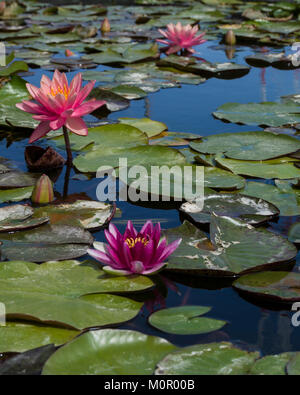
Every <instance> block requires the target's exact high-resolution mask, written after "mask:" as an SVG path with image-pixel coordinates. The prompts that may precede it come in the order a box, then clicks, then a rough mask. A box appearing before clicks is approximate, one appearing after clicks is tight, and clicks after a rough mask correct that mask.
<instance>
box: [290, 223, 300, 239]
mask: <svg viewBox="0 0 300 395" xmlns="http://www.w3.org/2000/svg"><path fill="white" fill-rule="evenodd" d="M288 237H289V240H290V241H291V242H293V243H297V244H299V243H300V223H299V222H298V223H296V224H293V225H292V226H291V227H290V229H289V235H288Z"/></svg>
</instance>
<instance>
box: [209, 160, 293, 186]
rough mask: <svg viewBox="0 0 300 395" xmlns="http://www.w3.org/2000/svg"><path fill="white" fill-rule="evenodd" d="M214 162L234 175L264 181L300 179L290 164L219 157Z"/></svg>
mask: <svg viewBox="0 0 300 395" xmlns="http://www.w3.org/2000/svg"><path fill="white" fill-rule="evenodd" d="M215 160H216V162H217V163H218V164H219V165H220V166H221V167H223V168H225V169H227V170H230V171H232V172H233V173H234V174H239V175H244V176H250V177H255V178H265V179H273V178H277V179H281V180H285V179H291V178H298V177H300V169H298V168H297V167H295V166H294V164H293V163H290V162H286V163H285V162H282V163H281V162H280V160H277V161H272V160H271V161H246V160H237V159H228V158H224V157H222V156H221V155H217V156H216V157H215Z"/></svg>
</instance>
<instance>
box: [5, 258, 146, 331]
mask: <svg viewBox="0 0 300 395" xmlns="http://www.w3.org/2000/svg"><path fill="white" fill-rule="evenodd" d="M0 272H1V273H2V274H1V281H0V282H1V284H2V285H1V291H0V294H1V295H0V298H1V300H2V301H3V303H5V307H6V315H7V319H9V320H11V319H12V320H13V319H16V318H18V319H20V318H21V319H23V320H29V321H32V320H34V321H40V322H43V323H46V324H49V325H54V326H58V325H59V326H66V327H69V328H75V329H84V328H87V327H96V326H106V325H111V324H116V323H120V322H124V321H128V320H130V319H132V318H133V317H135V316H136V315H137V313H138V311H139V310H140V308H141V306H142V304H141V303H139V302H135V301H133V300H130V299H127V298H124V297H121V296H115V295H109V294H107V293H106V292H107V291H110V292H126V293H128V292H132V291H139V290H142V289H147V288H149V287H151V286H152V284H153V283H152V282H151V281H150V280H149V279H146V278H141V276H131V278H129V279H125V278H124V277H119V278H118V279H115V278H109V277H107V276H106V275H105V274H104V272H103V271H102V270H101V269H100V268H99V267H98V266H97V265H93V264H85V263H80V262H77V261H64V262H46V263H43V264H42V265H36V264H34V263H30V262H13V261H12V262H5V263H2V264H1V265H0ZM83 279H84V280H83ZM20 295H21V297H20Z"/></svg>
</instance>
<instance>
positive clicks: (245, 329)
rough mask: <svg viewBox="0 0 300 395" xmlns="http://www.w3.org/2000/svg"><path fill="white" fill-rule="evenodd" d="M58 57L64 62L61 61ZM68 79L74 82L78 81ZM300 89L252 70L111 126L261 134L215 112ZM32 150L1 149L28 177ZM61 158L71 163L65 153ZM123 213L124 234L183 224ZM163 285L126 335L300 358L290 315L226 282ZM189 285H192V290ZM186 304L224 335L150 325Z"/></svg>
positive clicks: (20, 146)
mask: <svg viewBox="0 0 300 395" xmlns="http://www.w3.org/2000/svg"><path fill="white" fill-rule="evenodd" d="M196 50H197V48H196ZM198 50H199V52H200V53H201V56H203V57H205V59H207V60H209V61H211V62H215V61H217V62H225V61H228V59H227V58H226V54H225V51H224V47H222V46H220V45H219V43H218V42H215V43H214V42H211V41H210V42H208V43H205V44H204V45H202V46H201V48H199V49H198ZM258 50H259V49H258V48H249V47H242V46H237V48H236V52H235V57H234V58H233V59H232V61H234V62H236V63H241V64H245V61H244V57H245V56H246V55H248V54H253V53H254V52H255V51H258ZM272 51H274V50H272ZM287 53H288V50H287ZM204 54H205V56H204ZM59 56H60V57H61V54H60V55H59ZM98 69H99V70H105V69H109V67H103V66H99V67H98ZM34 73H35V75H34V76H31V77H28V78H27V79H28V81H30V82H31V83H34V84H35V85H39V80H40V77H41V74H42V73H44V74H48V75H49V76H52V73H50V72H48V71H43V70H40V69H38V70H34ZM67 75H68V79H69V80H70V79H71V78H72V76H73V75H74V73H68V74H67ZM299 87H300V70H295V71H281V70H277V69H274V68H271V67H269V68H266V69H259V68H251V70H250V73H249V74H248V75H246V76H245V77H243V78H239V79H235V80H220V79H215V78H211V79H209V80H207V81H206V82H205V83H203V84H201V85H198V86H195V85H182V88H172V89H161V90H160V91H159V92H156V93H153V94H149V95H148V100H149V103H148V104H147V106H146V103H145V101H144V100H137V101H131V105H130V107H129V108H128V109H127V110H125V111H121V112H117V113H112V114H111V115H109V118H110V119H117V118H119V117H126V116H128V117H135V118H139V117H144V116H145V114H146V115H148V116H149V117H150V118H151V119H153V120H157V121H162V122H164V123H166V125H167V126H168V128H169V130H170V131H180V132H192V133H197V134H199V135H202V136H207V135H210V134H215V133H223V132H234V131H251V130H260V128H258V127H249V126H240V125H234V124H230V123H228V124H226V123H222V122H221V121H219V120H216V119H214V118H213V116H212V112H213V111H215V110H216V109H217V107H218V106H220V105H221V104H224V103H226V102H240V103H247V102H252V101H253V102H260V101H278V100H279V99H280V96H282V95H288V94H295V93H299ZM27 142H28V140H27V139H25V140H22V141H21V142H20V141H19V142H13V143H12V144H11V145H9V147H7V142H6V140H2V141H1V142H0V144H1V153H2V154H3V156H5V157H8V158H11V159H13V160H14V161H15V162H17V164H18V166H19V167H20V168H23V169H24V170H25V169H26V167H25V162H24V149H25V146H26V144H27ZM39 143H40V145H41V146H47V145H49V141H47V140H46V139H43V140H41V141H40V142H39ZM50 144H52V143H50ZM58 151H59V149H58ZM61 153H62V154H63V155H65V153H64V151H61ZM2 154H1V155H2ZM64 172H65V170H63V172H62V174H61V175H60V177H59V179H58V181H57V182H56V184H55V188H56V191H57V192H59V193H61V194H62V193H63V187H64ZM74 174H75V173H74V170H72V173H71V179H70V183H69V194H75V193H81V194H86V195H87V196H89V197H90V198H92V199H95V200H96V199H97V198H96V188H97V185H98V183H99V180H97V179H95V178H94V179H92V180H86V181H79V180H75V179H72V177H73V176H74ZM82 198H84V195H82ZM117 207H118V208H120V209H121V210H122V216H120V217H116V218H114V220H113V223H114V224H116V225H117V226H118V227H119V228H120V230H121V231H123V230H124V229H125V225H126V223H127V220H128V219H131V220H133V221H134V223H135V224H136V226H138V227H139V226H140V225H141V224H142V223H143V222H144V221H145V220H147V219H152V220H154V221H155V222H157V221H160V222H161V225H162V227H163V228H171V227H175V226H178V225H180V223H181V220H180V217H179V213H178V211H177V210H176V209H163V208H162V206H159V204H158V206H157V208H149V207H146V206H145V207H142V206H140V205H133V204H130V203H127V202H118V203H117ZM292 221H294V219H293V218H290V217H288V218H283V217H282V218H281V219H280V222H279V223H277V224H276V223H274V224H273V226H272V227H273V228H274V230H275V231H279V230H280V232H281V233H286V230H287V228H288V227H289V226H290V224H291V222H292ZM94 237H95V238H96V239H97V240H99V241H104V235H103V232H98V233H95V234H94ZM295 270H297V267H296V268H295ZM162 278H163V279H164V280H163V281H164V283H165V286H163V287H162V294H165V295H164V296H166V298H164V296H163V295H162V294H160V293H159V292H158V291H155V294H153V295H152V294H150V295H149V296H151V297H152V302H153V303H152V305H151V303H149V302H147V303H146V305H145V307H144V308H143V310H142V312H141V313H140V315H139V316H138V317H137V318H136V319H135V320H133V321H131V322H130V323H128V324H126V325H123V326H121V328H125V327H126V328H130V329H136V330H140V331H142V332H144V333H149V334H153V335H158V336H162V337H165V338H167V339H168V340H170V341H171V342H173V343H175V344H177V345H181V346H184V345H191V344H195V343H198V342H208V341H214V340H216V341H220V340H231V341H233V342H237V343H238V344H240V345H245V346H246V347H250V348H251V349H259V350H261V351H262V353H263V354H270V353H280V352H284V351H295V350H297V351H299V350H300V327H299V328H294V327H292V325H291V315H292V314H291V312H290V311H289V310H280V311H272V310H270V309H269V308H268V307H266V306H257V305H254V304H253V303H252V302H248V301H246V300H245V299H243V298H242V297H240V296H239V295H238V294H237V292H235V291H234V290H233V289H232V288H231V287H230V283H229V284H228V283H227V284H226V283H224V282H222V280H219V281H215V282H212V281H211V280H208V279H203V278H202V279H200V278H199V279H197V278H190V279H189V281H190V283H186V281H188V279H183V278H180V283H179V282H176V281H173V277H172V281H171V277H169V276H168V275H167V274H164V275H163V277H162ZM166 279H167V281H166ZM175 280H176V279H175ZM177 280H178V279H177ZM191 281H193V283H192V284H191ZM183 283H184V284H186V285H183ZM158 289H160V287H159V288H158ZM185 304H189V305H193V304H195V305H207V306H212V307H213V309H212V311H211V312H210V313H209V314H208V315H209V316H211V317H214V318H218V319H222V320H226V321H228V325H226V326H225V327H224V328H223V329H222V330H221V331H219V332H214V333H212V334H209V335H201V336H178V335H168V334H164V333H162V332H159V331H158V330H155V329H153V328H152V327H150V325H148V324H147V317H148V316H149V313H150V311H151V310H152V309H153V308H154V309H155V310H157V309H159V308H161V307H163V306H167V307H171V306H179V305H185Z"/></svg>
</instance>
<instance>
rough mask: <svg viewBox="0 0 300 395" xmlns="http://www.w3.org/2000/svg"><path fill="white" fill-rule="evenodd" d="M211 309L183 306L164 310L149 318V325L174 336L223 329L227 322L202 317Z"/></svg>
mask: <svg viewBox="0 0 300 395" xmlns="http://www.w3.org/2000/svg"><path fill="white" fill-rule="evenodd" d="M210 310H211V308H210V307H204V306H181V307H171V308H168V309H162V310H159V311H156V312H154V313H153V314H151V315H150V317H149V324H150V325H152V326H154V327H155V328H157V329H159V330H161V331H163V332H167V333H172V334H174V335H197V334H203V333H209V332H213V331H217V330H219V329H221V328H222V327H223V326H224V325H225V324H226V322H225V321H220V320H216V319H213V318H207V317H202V315H204V314H206V313H208V312H209V311H210Z"/></svg>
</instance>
